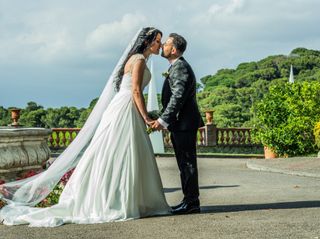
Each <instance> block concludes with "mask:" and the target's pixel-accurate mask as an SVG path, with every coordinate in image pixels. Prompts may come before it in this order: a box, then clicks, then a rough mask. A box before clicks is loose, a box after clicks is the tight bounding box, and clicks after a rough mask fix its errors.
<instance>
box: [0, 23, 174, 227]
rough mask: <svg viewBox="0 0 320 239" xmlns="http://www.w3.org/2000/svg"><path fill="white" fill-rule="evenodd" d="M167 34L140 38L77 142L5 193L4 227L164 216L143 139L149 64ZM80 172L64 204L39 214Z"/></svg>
mask: <svg viewBox="0 0 320 239" xmlns="http://www.w3.org/2000/svg"><path fill="white" fill-rule="evenodd" d="M161 37H162V33H161V31H159V30H158V29H155V28H151V27H147V28H143V29H142V30H140V31H139V32H138V33H137V34H136V36H135V37H134V39H133V40H132V42H131V43H130V44H129V46H128V47H127V49H126V50H125V52H124V54H123V56H122V57H121V59H120V61H119V62H118V64H117V66H116V67H115V69H114V71H113V73H112V75H111V77H110V78H109V81H108V83H107V85H106V87H105V89H104V90H103V92H102V94H101V96H100V97H99V101H98V102H97V104H96V106H95V108H94V109H93V111H92V113H91V114H90V116H89V118H88V120H87V121H86V123H85V125H84V126H83V128H82V130H81V131H80V133H79V135H78V136H77V138H76V139H75V140H74V141H73V142H72V144H71V145H70V146H69V147H68V148H67V149H66V150H65V151H64V152H63V153H62V154H61V155H60V156H59V157H58V158H57V159H56V160H55V161H54V163H53V164H52V165H51V166H50V167H49V168H48V169H47V170H46V171H44V172H43V173H40V174H38V175H35V176H33V177H31V178H27V179H24V180H20V181H16V182H11V183H7V184H4V185H1V188H0V198H2V199H3V200H5V201H6V202H7V204H8V205H7V206H5V207H3V208H2V209H1V210H0V221H3V223H4V224H6V225H18V224H29V226H32V227H55V226H60V225H62V224H65V223H79V224H82V223H85V224H89V223H102V222H111V221H121V220H128V219H133V218H141V217H147V216H152V215H161V214H167V213H168V212H169V206H168V204H167V202H166V199H165V196H164V193H163V187H162V182H161V178H160V174H159V171H158V168H157V164H156V161H155V157H154V153H153V150H152V146H151V143H150V139H149V136H148V134H147V132H146V124H151V123H152V121H151V119H150V118H149V117H148V114H147V110H146V106H145V102H144V99H143V88H144V87H145V86H146V85H147V84H148V83H149V81H150V78H151V74H150V71H149V69H148V68H147V66H146V61H147V59H148V57H149V56H150V55H151V54H156V55H158V54H159V50H160V48H161ZM74 167H75V170H74V172H73V174H72V176H71V177H70V179H69V181H68V183H67V184H66V186H65V188H64V190H63V192H62V194H61V196H60V199H59V203H58V204H56V205H54V206H51V207H48V208H36V207H34V206H35V205H36V204H38V203H39V202H40V201H41V200H43V199H44V198H45V197H46V196H47V195H48V194H49V193H50V191H51V190H52V189H53V188H54V186H55V185H56V184H57V182H59V180H60V178H61V177H62V176H63V175H64V174H65V173H66V172H68V171H69V170H70V169H72V168H74Z"/></svg>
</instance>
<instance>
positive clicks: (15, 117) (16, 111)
mask: <svg viewBox="0 0 320 239" xmlns="http://www.w3.org/2000/svg"><path fill="white" fill-rule="evenodd" d="M10 111H11V119H12V121H13V123H12V124H11V126H14V127H18V126H19V123H18V120H19V118H20V111H21V109H18V108H13V109H10Z"/></svg>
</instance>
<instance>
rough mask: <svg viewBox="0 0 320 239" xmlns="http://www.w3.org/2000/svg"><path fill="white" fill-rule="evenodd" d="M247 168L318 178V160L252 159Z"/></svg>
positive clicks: (319, 166) (319, 164) (297, 158)
mask: <svg viewBox="0 0 320 239" xmlns="http://www.w3.org/2000/svg"><path fill="white" fill-rule="evenodd" d="M247 167H248V168H250V169H254V170H260V171H267V172H275V173H284V174H290V175H297V176H306V177H316V178H320V158H312V157H304V158H303V157H296V158H279V159H254V160H248V161H247Z"/></svg>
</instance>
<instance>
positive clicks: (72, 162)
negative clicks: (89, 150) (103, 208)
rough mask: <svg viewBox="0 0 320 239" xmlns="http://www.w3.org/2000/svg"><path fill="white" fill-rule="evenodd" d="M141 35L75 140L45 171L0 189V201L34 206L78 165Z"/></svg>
mask: <svg viewBox="0 0 320 239" xmlns="http://www.w3.org/2000/svg"><path fill="white" fill-rule="evenodd" d="M140 32H141V29H140V30H139V31H138V32H137V33H136V34H135V36H134V38H133V39H132V40H131V42H130V43H129V45H128V46H127V48H126V49H125V51H124V53H123V54H122V56H121V58H120V60H119V61H118V63H117V65H116V67H115V68H114V70H113V72H112V74H111V76H110V77H109V80H108V81H107V84H106V86H105V88H104V90H103V92H102V94H101V95H100V97H99V100H98V101H97V103H96V105H95V107H94V108H93V110H92V112H91V114H90V115H89V117H88V119H87V121H86V122H85V124H84V126H83V127H82V129H81V130H80V132H79V134H78V136H77V137H76V138H75V140H74V141H73V142H72V143H71V144H70V145H69V146H68V148H67V149H66V150H65V151H64V152H63V153H62V154H61V155H60V156H59V157H58V158H57V159H56V160H55V161H54V162H53V163H52V165H51V166H50V167H49V168H48V169H47V170H46V171H44V172H42V173H40V174H37V175H35V176H33V177H30V178H27V179H23V180H19V181H14V182H10V183H6V184H3V185H1V188H2V190H1V191H0V199H3V200H5V201H6V202H7V203H8V204H9V205H10V204H11V205H25V206H34V205H36V204H38V203H39V202H40V201H42V200H43V199H44V198H45V197H46V196H47V195H48V194H49V193H50V192H51V191H52V189H53V188H54V186H55V185H56V184H57V183H58V182H59V181H60V179H61V178H62V176H63V175H64V174H65V173H66V172H68V171H69V170H71V169H72V168H74V167H75V166H76V165H77V164H78V162H79V160H80V159H81V155H82V153H83V151H84V150H85V149H86V147H87V146H88V145H89V143H90V141H91V139H92V138H93V137H94V136H95V137H96V134H98V133H99V132H97V131H98V130H97V129H98V126H99V123H100V120H101V118H102V115H103V113H104V111H105V109H106V108H107V106H108V105H109V104H110V102H111V100H112V99H113V97H114V96H115V94H116V91H115V87H114V79H115V78H116V77H117V74H118V72H119V70H120V68H121V66H122V64H123V63H124V61H125V59H126V57H127V55H128V54H129V52H130V50H131V48H132V47H133V45H134V44H135V42H136V40H137V38H138V36H139V33H140Z"/></svg>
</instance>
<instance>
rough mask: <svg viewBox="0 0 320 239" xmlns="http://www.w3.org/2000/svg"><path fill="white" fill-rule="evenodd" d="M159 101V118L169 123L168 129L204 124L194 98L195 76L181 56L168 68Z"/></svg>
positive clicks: (184, 128) (187, 128) (180, 128)
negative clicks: (160, 104)
mask: <svg viewBox="0 0 320 239" xmlns="http://www.w3.org/2000/svg"><path fill="white" fill-rule="evenodd" d="M161 101H162V106H163V109H162V115H161V116H160V118H161V119H162V120H164V121H165V122H166V123H168V124H169V126H168V129H169V130H170V131H187V130H197V129H198V128H199V127H202V126H204V123H203V120H202V118H201V115H200V112H199V107H198V104H197V99H196V77H195V75H194V73H193V70H192V68H191V66H190V65H189V63H188V62H187V61H186V60H185V59H184V58H183V57H180V58H179V59H178V60H177V61H175V62H174V64H173V65H172V66H171V67H170V68H169V75H168V77H167V78H166V79H165V81H164V84H163V87H162V98H161Z"/></svg>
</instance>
